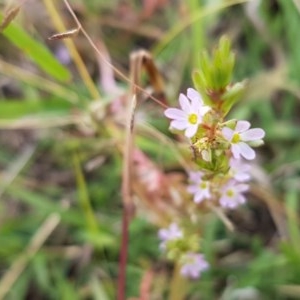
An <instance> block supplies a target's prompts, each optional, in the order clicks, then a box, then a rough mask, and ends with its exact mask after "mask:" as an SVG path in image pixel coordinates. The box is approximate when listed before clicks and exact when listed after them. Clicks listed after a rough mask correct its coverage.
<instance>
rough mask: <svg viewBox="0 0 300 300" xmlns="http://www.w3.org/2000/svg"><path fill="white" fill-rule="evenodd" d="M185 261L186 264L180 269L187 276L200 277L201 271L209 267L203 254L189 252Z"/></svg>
mask: <svg viewBox="0 0 300 300" xmlns="http://www.w3.org/2000/svg"><path fill="white" fill-rule="evenodd" d="M183 261H184V264H183V265H182V267H181V269H180V273H181V275H182V276H184V277H187V278H192V279H196V278H199V277H200V275H201V273H202V272H203V271H205V270H207V269H208V268H209V264H208V262H207V261H206V260H205V258H204V256H203V255H202V254H198V253H187V254H186V255H185V256H184V258H183Z"/></svg>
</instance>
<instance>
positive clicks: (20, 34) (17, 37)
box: [0, 13, 71, 81]
mask: <svg viewBox="0 0 300 300" xmlns="http://www.w3.org/2000/svg"><path fill="white" fill-rule="evenodd" d="M2 20H3V14H2V13H0V22H1V21H2ZM3 35H4V36H5V37H6V38H7V39H9V40H10V42H12V43H13V44H14V45H15V46H16V47H18V48H19V49H20V50H21V51H22V52H24V53H26V55H27V56H28V57H29V58H30V59H32V60H33V61H34V62H35V63H36V64H37V65H38V66H39V67H40V68H41V69H42V70H43V71H44V72H46V73H47V74H48V75H50V76H52V77H53V78H55V79H57V80H59V81H68V80H70V78H71V74H70V72H69V71H68V69H66V68H65V67H64V66H63V65H62V64H61V63H60V62H59V61H58V60H57V59H56V58H55V56H54V55H53V54H52V53H51V52H50V51H49V49H48V48H47V47H46V46H45V45H43V44H42V43H41V42H38V41H36V40H35V39H33V38H32V37H31V36H30V35H29V34H28V33H27V32H26V31H24V30H23V29H22V28H21V27H20V26H19V25H17V24H15V23H11V24H10V25H9V26H8V27H7V28H5V29H4V30H3Z"/></svg>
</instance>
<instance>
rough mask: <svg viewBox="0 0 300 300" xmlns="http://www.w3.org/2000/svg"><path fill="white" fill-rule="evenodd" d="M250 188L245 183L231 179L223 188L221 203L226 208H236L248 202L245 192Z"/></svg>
mask: <svg viewBox="0 0 300 300" xmlns="http://www.w3.org/2000/svg"><path fill="white" fill-rule="evenodd" d="M248 189H249V185H248V184H245V183H238V182H236V181H234V180H231V181H229V182H228V183H227V184H226V185H225V186H224V187H223V188H222V195H221V198H220V200H219V201H220V204H221V206H222V207H224V208H230V209H233V208H236V207H237V206H238V205H240V204H244V203H245V202H246V198H245V196H244V195H243V194H242V193H243V192H245V191H247V190H248Z"/></svg>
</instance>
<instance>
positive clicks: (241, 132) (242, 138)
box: [165, 88, 265, 209]
mask: <svg viewBox="0 0 300 300" xmlns="http://www.w3.org/2000/svg"><path fill="white" fill-rule="evenodd" d="M179 104H180V107H181V109H178V108H168V109H167V110H166V111H165V115H166V116H167V117H168V118H170V119H172V121H171V129H173V130H174V129H176V130H184V131H185V133H184V134H185V136H186V137H187V138H190V140H191V142H192V145H193V149H194V150H195V151H196V153H199V155H200V160H201V159H202V160H203V161H205V162H206V168H205V167H204V166H202V168H203V169H204V170H201V171H191V172H190V173H189V181H190V185H189V186H188V192H189V193H190V194H192V195H193V200H194V202H195V203H197V204H198V203H201V202H203V201H213V202H214V203H218V204H219V205H220V206H222V207H224V208H230V209H233V208H235V207H237V206H238V205H240V204H243V203H245V202H246V199H245V197H244V195H243V193H244V192H246V191H247V190H248V188H249V186H248V184H247V183H246V182H247V181H249V180H250V173H249V171H250V165H248V164H246V163H245V162H244V161H243V159H246V160H252V159H254V158H255V152H254V150H253V149H252V148H251V145H254V146H255V145H260V144H261V143H262V138H263V137H264V135H265V132H264V131H263V130H262V129H260V128H253V129H250V123H249V122H248V121H236V120H230V121H227V122H224V121H223V120H222V121H219V120H218V121H216V118H214V114H216V112H215V111H214V110H213V109H211V108H209V107H207V106H205V105H204V103H203V100H202V98H201V96H200V94H199V93H198V92H197V91H196V90H194V89H192V88H189V89H188V91H187V97H186V96H184V95H183V94H181V95H180V97H179ZM216 166H217V167H218V166H222V168H220V170H218V169H217V168H215V167H216ZM205 169H206V170H205Z"/></svg>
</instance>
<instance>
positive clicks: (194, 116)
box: [165, 88, 210, 138]
mask: <svg viewBox="0 0 300 300" xmlns="http://www.w3.org/2000/svg"><path fill="white" fill-rule="evenodd" d="M179 104H180V107H181V109H178V108H168V109H166V110H165V116H166V117H168V118H169V119H172V121H171V128H174V129H177V130H185V133H184V134H185V136H186V137H188V138H192V137H193V136H194V135H195V134H196V133H197V130H198V126H199V124H201V122H202V118H203V116H204V115H205V114H206V113H207V112H208V111H209V110H210V108H209V107H208V106H205V105H204V103H203V101H202V98H201V96H200V94H199V93H198V92H197V91H196V90H194V89H192V88H189V89H188V90H187V97H186V96H185V95H184V94H180V96H179Z"/></svg>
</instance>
